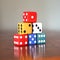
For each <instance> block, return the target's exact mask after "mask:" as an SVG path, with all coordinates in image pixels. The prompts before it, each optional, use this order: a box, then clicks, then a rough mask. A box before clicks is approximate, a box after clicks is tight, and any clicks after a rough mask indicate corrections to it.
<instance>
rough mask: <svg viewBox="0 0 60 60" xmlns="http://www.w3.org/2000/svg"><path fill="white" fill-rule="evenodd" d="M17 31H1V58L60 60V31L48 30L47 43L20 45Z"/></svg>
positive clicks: (1, 59) (5, 59)
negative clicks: (15, 43) (14, 38)
mask: <svg viewBox="0 0 60 60" xmlns="http://www.w3.org/2000/svg"><path fill="white" fill-rule="evenodd" d="M15 33H16V32H15V31H0V60H60V32H57V31H46V32H45V33H46V44H41V45H34V46H24V47H18V46H14V44H13V35H14V34H15Z"/></svg>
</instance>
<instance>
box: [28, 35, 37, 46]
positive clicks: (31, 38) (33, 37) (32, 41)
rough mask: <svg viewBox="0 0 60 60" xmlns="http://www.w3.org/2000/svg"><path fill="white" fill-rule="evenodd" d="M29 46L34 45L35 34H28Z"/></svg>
mask: <svg viewBox="0 0 60 60" xmlns="http://www.w3.org/2000/svg"><path fill="white" fill-rule="evenodd" d="M28 37H29V45H32V44H36V34H29V35H28Z"/></svg>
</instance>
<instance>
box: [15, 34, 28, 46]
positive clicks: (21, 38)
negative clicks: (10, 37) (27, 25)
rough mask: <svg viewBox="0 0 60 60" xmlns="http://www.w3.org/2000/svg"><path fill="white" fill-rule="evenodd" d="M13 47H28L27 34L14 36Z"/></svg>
mask: <svg viewBox="0 0 60 60" xmlns="http://www.w3.org/2000/svg"><path fill="white" fill-rule="evenodd" d="M14 45H18V46H24V45H28V35H27V34H15V35H14Z"/></svg>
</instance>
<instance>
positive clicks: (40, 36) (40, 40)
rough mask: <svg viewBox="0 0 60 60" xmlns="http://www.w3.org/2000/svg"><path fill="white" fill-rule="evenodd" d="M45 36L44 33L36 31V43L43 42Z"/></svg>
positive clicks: (44, 41)
mask: <svg viewBox="0 0 60 60" xmlns="http://www.w3.org/2000/svg"><path fill="white" fill-rule="evenodd" d="M45 43H46V36H45V33H37V44H45Z"/></svg>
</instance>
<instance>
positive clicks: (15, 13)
mask: <svg viewBox="0 0 60 60" xmlns="http://www.w3.org/2000/svg"><path fill="white" fill-rule="evenodd" d="M24 11H36V12H37V14H38V17H37V22H42V23H43V29H45V30H53V31H54V30H55V31H59V30H60V0H0V30H16V29H17V23H18V22H22V13H23V12H24Z"/></svg>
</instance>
